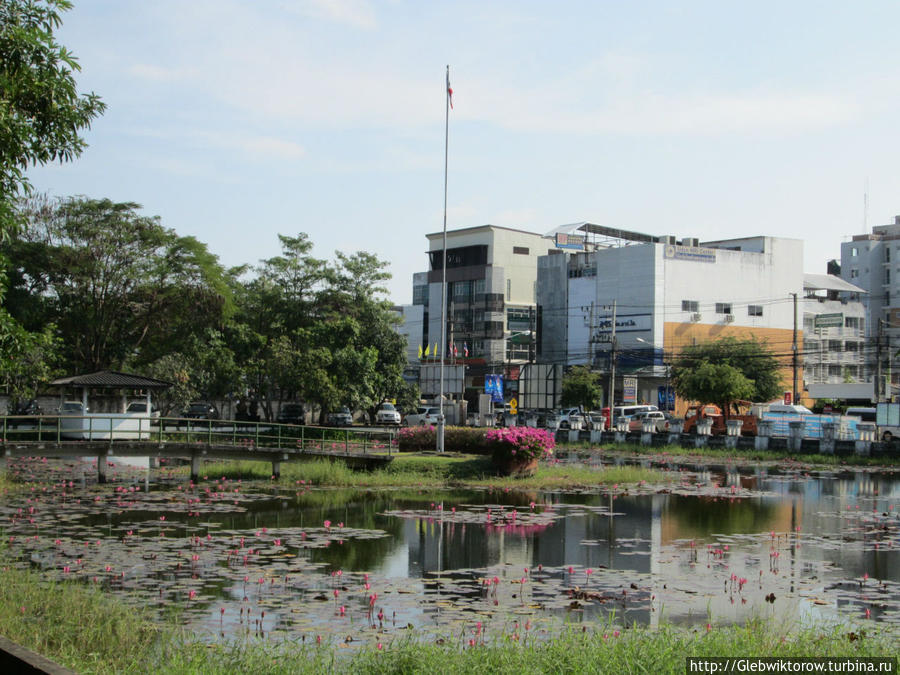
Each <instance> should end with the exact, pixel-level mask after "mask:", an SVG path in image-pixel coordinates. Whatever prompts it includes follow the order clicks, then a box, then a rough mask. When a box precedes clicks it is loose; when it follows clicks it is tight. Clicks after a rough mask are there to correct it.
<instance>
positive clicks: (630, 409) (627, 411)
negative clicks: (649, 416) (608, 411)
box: [613, 405, 659, 424]
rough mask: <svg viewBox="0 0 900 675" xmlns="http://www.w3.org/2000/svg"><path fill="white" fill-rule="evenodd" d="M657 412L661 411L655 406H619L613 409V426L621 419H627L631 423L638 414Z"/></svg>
mask: <svg viewBox="0 0 900 675" xmlns="http://www.w3.org/2000/svg"><path fill="white" fill-rule="evenodd" d="M657 410H659V408H657V407H656V406H655V405H617V406H616V407H614V408H613V424H615V423H616V420H617V419H619V418H620V417H627V418H628V420H629V421H630V420H631V418H632V417H634V416H635V415H637V414H638V413H645V412H651V411H657Z"/></svg>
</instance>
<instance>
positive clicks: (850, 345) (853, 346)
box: [844, 341, 859, 352]
mask: <svg viewBox="0 0 900 675" xmlns="http://www.w3.org/2000/svg"><path fill="white" fill-rule="evenodd" d="M844 351H845V352H858V351H859V343H858V342H849V341H848V342H845V343H844Z"/></svg>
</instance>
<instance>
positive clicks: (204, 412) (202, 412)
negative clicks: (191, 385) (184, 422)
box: [181, 401, 219, 420]
mask: <svg viewBox="0 0 900 675" xmlns="http://www.w3.org/2000/svg"><path fill="white" fill-rule="evenodd" d="M181 416H182V417H186V418H188V419H192V420H217V419H219V409H218V408H216V406H214V405H213V404H212V403H206V402H204V401H194V402H193V403H191V404H190V405H189V406H188V407H187V408H185V409H184V412H183V413H181Z"/></svg>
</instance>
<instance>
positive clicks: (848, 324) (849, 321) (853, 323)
mask: <svg viewBox="0 0 900 675" xmlns="http://www.w3.org/2000/svg"><path fill="white" fill-rule="evenodd" d="M844 328H857V329H858V328H859V317H858V316H845V317H844Z"/></svg>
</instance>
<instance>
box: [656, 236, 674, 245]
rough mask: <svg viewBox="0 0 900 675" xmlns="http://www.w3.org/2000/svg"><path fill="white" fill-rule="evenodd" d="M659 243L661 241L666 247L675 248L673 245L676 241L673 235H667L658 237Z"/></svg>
mask: <svg viewBox="0 0 900 675" xmlns="http://www.w3.org/2000/svg"><path fill="white" fill-rule="evenodd" d="M660 241H662V243H663V244H666V245H668V246H675V244H677V243H678V240H677V239H676V238H675V235H673V234H667V235H665V236H664V237H660Z"/></svg>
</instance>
